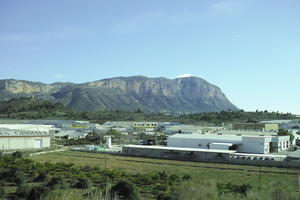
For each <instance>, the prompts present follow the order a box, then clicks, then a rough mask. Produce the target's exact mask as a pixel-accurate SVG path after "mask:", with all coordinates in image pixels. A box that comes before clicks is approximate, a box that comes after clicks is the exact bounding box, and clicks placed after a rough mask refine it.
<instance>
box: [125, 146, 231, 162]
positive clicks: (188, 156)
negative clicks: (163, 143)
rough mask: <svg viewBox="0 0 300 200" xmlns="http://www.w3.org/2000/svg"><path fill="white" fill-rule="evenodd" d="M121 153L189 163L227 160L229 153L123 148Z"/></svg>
mask: <svg viewBox="0 0 300 200" xmlns="http://www.w3.org/2000/svg"><path fill="white" fill-rule="evenodd" d="M122 153H123V154H124V155H129V156H138V157H150V158H164V159H174V160H190V161H209V160H215V159H219V160H220V159H221V160H223V159H229V157H230V154H229V153H221V152H220V153H217V152H199V151H181V150H164V149H149V148H145V149H143V148H133V147H123V148H122Z"/></svg>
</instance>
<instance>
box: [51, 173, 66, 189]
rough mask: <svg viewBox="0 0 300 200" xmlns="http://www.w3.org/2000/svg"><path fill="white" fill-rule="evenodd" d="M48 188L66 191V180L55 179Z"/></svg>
mask: <svg viewBox="0 0 300 200" xmlns="http://www.w3.org/2000/svg"><path fill="white" fill-rule="evenodd" d="M47 186H48V187H51V188H52V189H65V188H66V182H65V180H64V178H62V177H58V176H57V177H53V178H52V179H51V180H50V181H49V182H48V183H47Z"/></svg>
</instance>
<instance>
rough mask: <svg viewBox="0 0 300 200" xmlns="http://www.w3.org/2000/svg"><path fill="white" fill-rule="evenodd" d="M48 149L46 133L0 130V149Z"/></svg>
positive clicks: (47, 133)
mask: <svg viewBox="0 0 300 200" xmlns="http://www.w3.org/2000/svg"><path fill="white" fill-rule="evenodd" d="M46 147H50V135H49V132H47V131H30V130H13V129H7V128H1V129H0V149H1V150H14V149H38V148H46Z"/></svg>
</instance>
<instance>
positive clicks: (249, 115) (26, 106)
mask: <svg viewBox="0 0 300 200" xmlns="http://www.w3.org/2000/svg"><path fill="white" fill-rule="evenodd" d="M0 113H1V116H0V117H2V118H5V119H7V118H10V119H70V120H72V119H74V120H90V121H93V122H97V123H104V122H106V121H171V122H181V123H185V124H212V125H221V124H222V123H223V122H224V123H227V122H228V123H229V122H230V123H232V122H258V121H261V120H270V119H294V118H296V116H294V115H292V114H291V113H279V112H268V111H258V110H257V111H256V112H245V111H243V110H240V111H221V112H210V113H194V114H176V115H172V114H169V115H166V114H159V113H158V114H155V113H144V112H143V111H142V110H140V109H138V110H136V111H132V112H130V111H119V110H116V111H78V110H74V109H72V108H69V107H67V106H65V105H63V104H62V103H60V102H52V101H47V100H41V99H38V98H34V97H32V98H24V97H23V98H19V99H11V100H9V101H2V102H0Z"/></svg>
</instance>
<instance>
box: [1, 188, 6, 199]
mask: <svg viewBox="0 0 300 200" xmlns="http://www.w3.org/2000/svg"><path fill="white" fill-rule="evenodd" d="M4 194H5V191H4V188H3V186H0V198H1V197H3V196H4Z"/></svg>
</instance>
